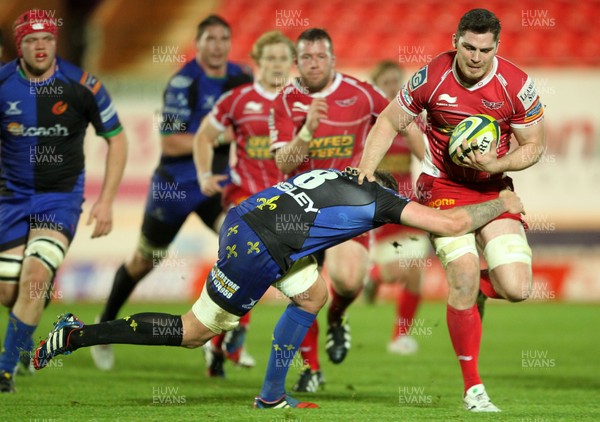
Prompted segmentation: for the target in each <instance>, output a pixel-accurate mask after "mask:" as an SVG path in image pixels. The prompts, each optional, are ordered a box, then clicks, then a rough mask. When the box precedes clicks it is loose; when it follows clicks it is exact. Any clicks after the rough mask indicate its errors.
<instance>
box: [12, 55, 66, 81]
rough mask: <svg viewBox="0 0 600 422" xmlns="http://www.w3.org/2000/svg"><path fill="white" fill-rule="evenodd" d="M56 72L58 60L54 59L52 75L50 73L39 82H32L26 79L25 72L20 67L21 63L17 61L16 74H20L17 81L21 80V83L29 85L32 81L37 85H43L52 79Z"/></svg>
mask: <svg viewBox="0 0 600 422" xmlns="http://www.w3.org/2000/svg"><path fill="white" fill-rule="evenodd" d="M57 73H58V60H56V66H55V67H54V73H53V74H52V75H50V76H49V77H48V78H46V79H44V80H43V81H41V82H32V81H30V80H29V79H27V75H25V72H24V71H23V69H22V68H21V63H19V62H17V74H18V75H19V76H20V78H18V79H19V81H21V83H23V84H26V85H31V84H32V83H34V84H35V85H37V86H43V85H46V84H49V83H51V81H52V79H55V78H56V74H57Z"/></svg>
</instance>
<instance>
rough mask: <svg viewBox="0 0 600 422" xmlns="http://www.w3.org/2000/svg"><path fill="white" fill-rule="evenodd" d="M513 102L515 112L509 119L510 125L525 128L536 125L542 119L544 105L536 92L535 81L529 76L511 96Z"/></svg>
mask: <svg viewBox="0 0 600 422" xmlns="http://www.w3.org/2000/svg"><path fill="white" fill-rule="evenodd" d="M523 79H524V78H523ZM513 104H514V107H515V114H514V116H513V118H512V119H511V121H510V126H511V127H514V128H517V129H519V128H526V127H529V126H533V125H536V124H538V123H539V122H541V121H542V120H543V119H544V105H543V104H542V101H541V100H540V96H539V95H538V93H537V89H536V87H535V83H534V82H533V80H532V79H531V78H530V77H527V79H526V80H525V84H524V85H523V86H522V87H521V89H520V90H519V92H518V93H517V95H516V97H515V98H513Z"/></svg>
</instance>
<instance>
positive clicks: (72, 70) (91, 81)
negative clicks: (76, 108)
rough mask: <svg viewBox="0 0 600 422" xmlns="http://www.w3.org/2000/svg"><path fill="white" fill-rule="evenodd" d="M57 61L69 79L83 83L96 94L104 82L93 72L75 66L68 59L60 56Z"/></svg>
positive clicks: (61, 70)
mask: <svg viewBox="0 0 600 422" xmlns="http://www.w3.org/2000/svg"><path fill="white" fill-rule="evenodd" d="M56 63H57V65H58V68H59V70H60V73H62V74H63V75H64V76H66V77H67V78H68V79H69V80H71V81H73V82H75V83H77V84H79V85H82V86H84V87H86V88H88V89H89V90H90V91H92V92H93V93H94V94H95V93H96V92H98V90H99V89H100V87H101V86H102V84H101V83H100V81H99V80H98V79H97V78H96V77H95V76H94V75H92V74H91V73H89V72H86V71H85V70H83V69H80V68H79V67H77V66H75V65H74V64H72V63H69V62H68V61H66V60H64V59H61V58H60V57H57V58H56Z"/></svg>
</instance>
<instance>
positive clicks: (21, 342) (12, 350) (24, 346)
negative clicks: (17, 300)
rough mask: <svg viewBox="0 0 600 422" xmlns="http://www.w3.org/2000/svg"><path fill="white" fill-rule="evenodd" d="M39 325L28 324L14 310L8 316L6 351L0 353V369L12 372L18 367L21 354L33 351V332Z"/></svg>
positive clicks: (5, 340)
mask: <svg viewBox="0 0 600 422" xmlns="http://www.w3.org/2000/svg"><path fill="white" fill-rule="evenodd" d="M36 327H37V325H27V324H25V323H24V322H22V321H21V320H20V319H19V318H17V317H16V316H15V314H13V313H12V312H11V313H10V315H9V316H8V327H7V329H6V338H5V339H4V352H3V353H2V355H0V370H2V371H7V372H10V373H11V374H12V373H13V372H14V371H15V368H16V367H17V362H18V361H19V355H20V354H21V352H24V351H28V352H29V351H31V347H32V345H33V340H32V336H33V332H34V331H35V329H36Z"/></svg>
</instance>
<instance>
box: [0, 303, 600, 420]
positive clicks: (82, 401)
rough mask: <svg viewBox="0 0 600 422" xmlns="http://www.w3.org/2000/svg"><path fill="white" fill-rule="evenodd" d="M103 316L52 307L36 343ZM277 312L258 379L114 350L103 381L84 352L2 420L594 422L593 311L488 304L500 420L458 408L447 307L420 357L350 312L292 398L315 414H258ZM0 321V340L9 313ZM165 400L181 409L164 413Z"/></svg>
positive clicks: (261, 315) (598, 381) (263, 342)
mask: <svg viewBox="0 0 600 422" xmlns="http://www.w3.org/2000/svg"><path fill="white" fill-rule="evenodd" d="M188 308H189V305H187V304H180V305H165V304H159V305H149V304H136V305H128V306H127V308H126V309H125V311H126V312H128V313H135V312H139V311H147V310H152V311H161V312H171V313H182V312H184V311H186V310H187V309H188ZM99 309H100V306H99V305H92V304H88V305H66V304H55V305H51V307H50V308H49V309H47V310H46V312H45V314H44V318H43V321H42V323H41V324H40V328H39V330H38V332H37V333H36V337H42V336H45V335H46V333H47V332H48V330H49V329H50V328H51V323H52V321H53V320H54V318H55V316H56V315H57V314H59V313H62V312H64V311H66V310H68V311H72V312H75V313H76V314H77V315H78V316H79V317H80V318H81V319H83V320H84V321H88V322H89V321H93V318H94V316H95V314H96V313H97V312H98V310H99ZM282 310H283V305H281V304H279V305H261V306H259V307H258V308H256V310H255V311H254V314H253V320H252V325H251V328H250V329H251V334H250V335H249V337H248V349H249V351H250V352H251V353H252V354H253V355H254V356H255V357H256V359H257V361H258V364H257V367H256V368H254V369H250V370H245V369H239V368H232V367H231V366H227V378H226V379H216V380H215V379H207V378H206V377H205V373H204V361H203V356H202V352H201V351H200V350H185V349H179V348H168V347H143V346H125V345H117V346H115V350H116V358H117V362H116V368H115V369H114V370H113V371H112V372H109V373H103V372H99V371H98V370H96V369H95V367H94V365H93V363H92V360H91V357H90V354H89V351H88V350H85V349H81V350H78V351H76V352H75V353H74V354H73V355H71V356H66V357H61V358H57V360H56V363H55V366H53V367H49V368H47V369H44V370H43V371H40V372H38V373H36V374H35V375H34V376H32V377H20V378H17V380H16V382H17V394H14V395H7V394H5V395H2V396H0V420H2V421H13V420H14V421H23V420H24V421H43V420H46V421H108V420H111V421H113V420H120V421H142V420H143V421H165V420H174V421H175V420H177V421H183V420H193V421H208V420H210V421H212V420H214V421H222V420H231V421H253V420H257V421H278V422H284V421H289V422H292V421H320V420H323V421H412V420H423V421H432V420H436V421H437V420H439V421H447V420H459V421H470V420H478V421H481V420H509V421H531V422H533V421H536V422H537V421H561V420H564V421H584V420H590V421H591V420H600V404H599V403H600V400H599V398H600V363H599V362H600V360H599V359H598V354H599V353H600V340H599V337H598V323H599V322H600V317H599V313H598V308H597V307H595V306H586V305H570V304H556V303H531V304H514V305H508V304H506V305H505V304H498V303H491V304H488V307H487V312H486V318H485V321H484V337H483V342H482V353H481V357H480V371H481V375H482V378H483V379H484V382H485V383H486V387H487V389H488V392H489V394H490V396H491V397H492V399H493V401H494V403H495V404H496V405H497V406H499V407H500V408H501V409H503V412H502V413H500V414H497V415H481V414H468V413H467V412H465V411H464V410H462V401H461V396H462V379H461V377H460V371H459V366H458V364H457V362H456V358H455V357H454V353H453V350H452V346H451V344H450V340H449V337H448V331H447V328H446V322H445V313H446V312H445V305H444V304H442V303H425V304H424V305H423V306H422V308H421V310H420V314H419V323H420V324H422V327H421V328H420V330H419V334H420V335H418V336H416V338H417V340H418V341H419V345H420V351H419V353H418V354H417V355H414V356H410V357H400V356H392V355H389V354H388V353H387V352H386V343H387V341H388V340H389V335H390V332H391V325H392V319H393V306H392V305H391V304H379V305H377V306H373V307H371V306H366V305H363V304H362V303H357V304H355V305H354V306H353V308H351V311H350V318H351V319H350V322H351V326H352V335H353V346H352V350H351V351H350V354H349V355H348V357H347V359H346V361H345V362H344V363H343V364H341V365H333V364H331V363H330V362H328V361H327V359H326V354H325V353H324V351H323V352H322V356H323V357H322V367H323V370H324V373H325V376H326V380H327V384H326V387H325V389H324V390H322V391H320V392H319V393H317V394H314V395H298V396H297V397H299V398H307V399H311V400H313V401H315V402H317V403H318V404H319V405H320V406H321V408H320V409H305V410H302V409H295V410H289V409H288V410H283V411H266V410H262V411H260V410H254V409H252V408H251V404H252V400H253V397H254V396H255V395H256V394H258V392H259V391H260V386H261V384H262V378H263V374H264V371H265V366H266V360H267V356H268V351H269V343H270V338H271V332H272V329H273V326H274V323H275V321H276V319H277V318H278V316H279V314H280V313H281V311H282ZM323 317H324V315H321V316H320V320H321V322H322V323H323V321H324V319H323ZM0 322H1V323H2V333H3V332H4V327H5V324H6V314H4V313H3V315H2V318H0ZM322 327H324V325H322ZM324 331H325V329H324V328H322V336H321V339H322V341H321V349H322V350H323V347H324V346H323V343H324V341H323V339H324ZM524 354H525V357H524V356H523V355H524ZM524 358H525V362H526V363H525V364H524V363H523V359H524ZM527 365H529V366H532V365H534V367H525V366H527ZM298 373H299V368H298V366H296V367H294V368H292V369H291V370H290V374H289V376H288V383H287V385H288V388H291V386H292V385H293V384H294V382H295V381H296V379H297V377H298ZM167 400H172V401H175V402H178V403H160V402H161V401H163V402H164V401H167Z"/></svg>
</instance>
